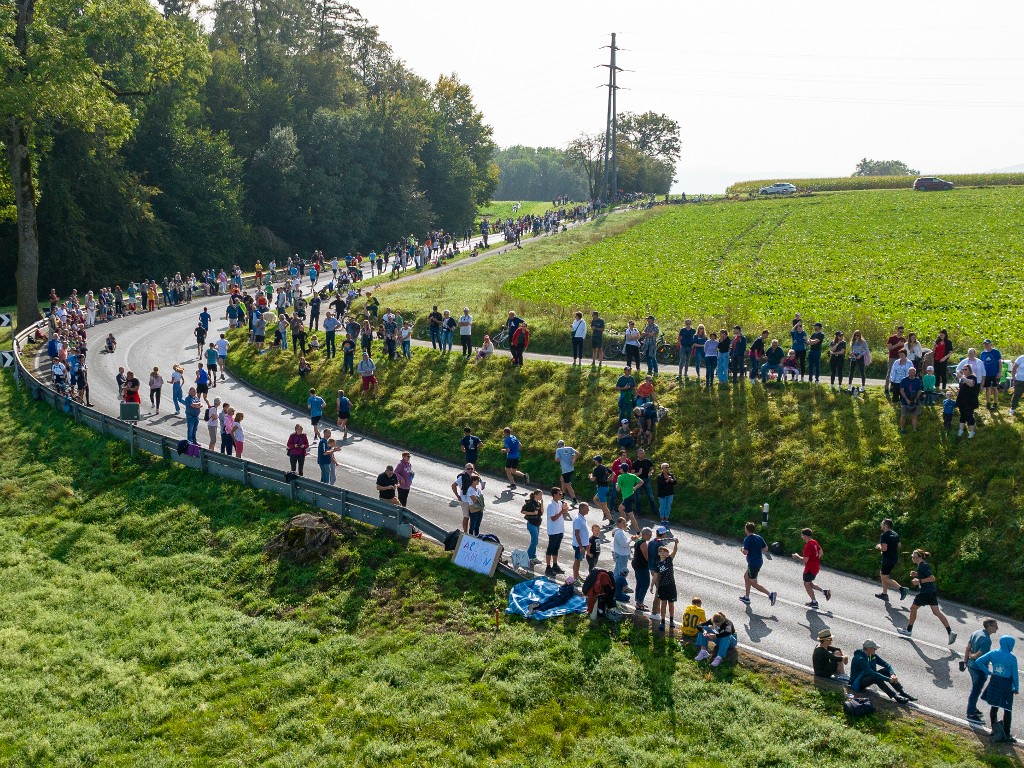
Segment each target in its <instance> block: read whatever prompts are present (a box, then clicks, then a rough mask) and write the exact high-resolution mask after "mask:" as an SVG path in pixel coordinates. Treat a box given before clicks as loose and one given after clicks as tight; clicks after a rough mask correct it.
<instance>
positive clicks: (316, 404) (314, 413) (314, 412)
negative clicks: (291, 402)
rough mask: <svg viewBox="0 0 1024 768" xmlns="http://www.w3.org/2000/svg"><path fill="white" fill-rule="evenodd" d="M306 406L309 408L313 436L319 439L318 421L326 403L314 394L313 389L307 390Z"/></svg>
mask: <svg viewBox="0 0 1024 768" xmlns="http://www.w3.org/2000/svg"><path fill="white" fill-rule="evenodd" d="M306 405H308V406H309V422H310V424H312V425H313V436H314V437H317V438H319V437H320V419H322V418H323V415H324V406H325V405H327V403H326V401H325V400H324V399H323V398H322V397H320V395H318V394H317V393H316V390H315V389H310V390H309V397H308V398H307V399H306Z"/></svg>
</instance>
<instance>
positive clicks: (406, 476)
mask: <svg viewBox="0 0 1024 768" xmlns="http://www.w3.org/2000/svg"><path fill="white" fill-rule="evenodd" d="M395 475H397V476H398V503H399V505H400V506H403V507H408V506H409V491H410V490H412V479H413V478H414V477H415V476H416V473H415V472H413V471H412V454H411V453H409V451H402V459H401V461H399V462H398V464H396V465H395Z"/></svg>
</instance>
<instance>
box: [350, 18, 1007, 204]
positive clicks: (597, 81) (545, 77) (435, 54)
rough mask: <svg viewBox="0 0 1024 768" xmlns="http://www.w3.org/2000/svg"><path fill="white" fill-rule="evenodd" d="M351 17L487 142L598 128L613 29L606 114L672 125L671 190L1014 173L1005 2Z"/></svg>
mask: <svg viewBox="0 0 1024 768" xmlns="http://www.w3.org/2000/svg"><path fill="white" fill-rule="evenodd" d="M353 4H354V5H356V6H357V7H358V8H359V9H360V10H361V11H362V13H363V14H364V16H366V17H367V19H368V20H369V21H370V22H371V23H373V24H376V25H377V26H378V27H379V29H380V33H381V36H382V37H383V39H384V40H386V41H387V42H388V43H389V44H390V45H391V46H392V48H393V49H394V50H395V52H396V54H397V55H398V56H399V57H400V58H402V59H403V60H405V62H406V63H407V64H408V65H409V66H410V67H411V68H412V69H413V70H414V71H415V72H417V73H418V74H419V75H421V76H423V77H425V78H427V79H430V80H433V79H436V77H437V76H438V75H440V74H450V73H453V72H454V73H456V74H457V75H458V76H459V77H460V78H461V79H462V80H463V81H464V82H466V83H468V84H469V85H470V86H471V87H472V89H473V93H474V96H475V98H476V101H477V104H478V106H479V107H480V109H481V111H482V112H483V114H484V117H485V119H486V120H487V122H488V123H489V124H490V125H491V126H492V127H493V128H494V138H495V140H496V141H497V143H498V144H499V146H510V145H514V144H524V145H528V146H556V147H563V146H565V144H567V143H568V142H569V141H570V140H571V139H572V138H573V137H574V136H576V135H578V134H579V133H580V132H581V131H603V130H604V119H605V112H606V108H607V102H606V99H607V89H606V88H602V87H601V85H602V83H607V77H608V70H607V69H606V68H603V67H601V66H600V65H602V64H607V63H608V50H607V49H606V48H603V46H607V45H608V44H609V42H610V33H612V32H615V33H616V34H617V44H618V46H619V47H620V48H621V49H622V50H621V51H619V53H618V57H619V59H618V65H619V66H620V67H622V68H623V69H624V70H626V71H623V72H620V73H619V81H618V82H619V86H620V88H621V90H620V91H619V94H618V108H619V112H620V113H621V112H625V111H630V112H645V111H647V110H653V111H656V112H663V113H665V114H667V115H669V116H670V117H672V118H674V119H675V120H678V121H679V123H680V125H681V127H682V157H681V159H680V162H679V167H678V169H677V180H676V183H675V185H674V187H673V191H686V192H689V193H697V192H721V191H723V190H724V188H725V187H726V186H727V185H728V184H729V183H731V182H732V181H739V180H742V179H762V178H763V179H786V178H797V177H808V176H848V175H850V174H852V173H853V170H854V167H855V165H856V164H857V162H858V161H859V160H860V159H861V158H863V157H869V158H872V159H886V160H888V159H896V160H902V161H904V162H906V163H907V164H908V165H909V166H910V167H911V168H916V169H919V170H920V171H921V172H922V173H923V174H940V175H941V174H943V173H970V172H982V171H990V170H995V169H1002V168H1006V167H1010V166H1017V165H1021V164H1024V143H1022V142H1021V139H1020V137H1021V135H1022V130H1021V125H1022V123H1024V88H1022V86H1024V44H1022V38H1024V3H1021V2H1020V0H1011V1H1005V0H978V1H977V2H973V3H967V2H963V1H962V0H959V1H958V2H947V1H946V0H930V1H929V2H918V1H917V0H888V1H887V2H879V1H878V0H862V1H861V2H858V3H842V4H840V3H834V2H821V0H817V1H816V2H796V1H794V0H773V2H735V1H734V2H692V1H691V2H683V1H681V0H672V1H671V2H664V1H663V0H635V1H634V2H626V3H624V2H621V0H620V2H615V3H612V2H606V1H605V0H588V2H537V0H518V2H493V0H491V1H490V2H489V1H488V0H483V1H482V2H481V0H475V1H474V2H469V1H468V0H435V2H408V0H401V1H400V0H354V3H353Z"/></svg>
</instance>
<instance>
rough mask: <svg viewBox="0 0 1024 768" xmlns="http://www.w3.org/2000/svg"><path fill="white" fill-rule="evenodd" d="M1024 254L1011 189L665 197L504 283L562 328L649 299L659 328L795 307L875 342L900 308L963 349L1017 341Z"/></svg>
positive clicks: (784, 321)
mask: <svg viewBox="0 0 1024 768" xmlns="http://www.w3.org/2000/svg"><path fill="white" fill-rule="evenodd" d="M1022 255H1024V189H1021V188H1016V187H1012V188H1011V187H1005V188H999V189H970V190H955V191H953V192H951V193H941V194H940V193H933V194H925V193H915V192H913V191H912V190H905V191H891V192H877V193H876V192H864V193H857V194H849V195H847V194H831V195H816V196H813V197H805V198H789V199H766V200H753V201H747V202H733V203H725V204H721V205H710V206H708V205H703V206H693V207H689V206H681V207H674V208H672V209H670V210H666V211H664V212H663V213H660V214H658V215H655V216H654V217H652V218H651V219H649V220H647V221H645V222H643V223H640V224H639V225H637V226H634V227H632V228H630V229H628V230H626V231H624V232H623V233H622V234H620V235H618V236H616V237H612V238H608V239H604V240H602V241H600V242H596V243H594V244H592V245H589V246H586V247H583V248H581V249H580V250H578V251H577V252H575V253H573V254H571V255H570V256H568V257H567V258H564V259H562V260H557V261H553V262H551V263H549V264H548V265H547V266H545V267H543V268H541V269H536V270H532V271H529V272H526V273H524V274H520V275H519V276H517V277H514V278H512V279H511V280H509V281H508V282H507V283H506V284H505V285H504V291H505V292H506V293H507V294H508V295H509V296H510V297H512V299H513V300H516V301H517V302H518V304H520V305H524V306H523V309H524V311H526V312H527V313H528V314H526V315H524V317H527V319H529V318H530V315H529V312H530V310H531V308H534V309H536V310H537V312H538V313H544V314H547V315H551V314H554V313H555V307H562V308H564V312H563V316H562V320H563V323H564V325H565V326H566V327H567V326H568V318H569V316H570V312H571V311H572V310H573V309H576V308H582V309H585V310H589V309H591V308H596V309H599V310H602V311H603V313H604V314H605V316H606V317H607V318H608V319H610V320H613V321H614V320H617V321H619V322H621V321H622V320H625V319H626V318H640V317H643V316H645V315H646V314H647V313H648V312H650V313H652V314H654V315H655V316H656V317H657V318H658V320H659V322H660V324H661V327H662V328H663V329H667V330H669V332H670V333H674V330H675V329H676V328H677V327H678V325H679V323H680V321H682V320H683V319H684V318H686V317H691V318H693V320H694V322H695V324H696V323H698V322H703V323H705V324H706V325H709V326H713V327H716V328H717V327H726V326H728V327H731V326H732V324H734V323H741V324H742V325H744V327H746V328H747V329H754V328H761V327H764V328H769V329H771V330H772V331H773V333H775V334H781V333H784V332H785V331H786V330H788V328H789V320H790V318H792V316H793V313H794V312H800V313H802V316H803V317H804V319H805V321H807V325H808V326H809V325H810V323H811V322H813V321H815V320H820V321H822V322H823V323H824V325H825V330H826V332H827V333H831V332H832V331H833V330H835V329H844V330H845V331H846V333H847V337H849V335H850V333H851V331H852V330H853V329H854V328H855V327H859V328H861V329H862V330H864V332H865V334H866V336H867V338H868V341H869V343H871V344H872V346H873V349H874V350H878V349H879V346H880V344H881V343H882V336H883V334H885V335H888V329H889V328H890V327H891V326H892V325H893V324H894V323H896V322H897V321H902V322H903V323H904V324H905V325H906V327H907V330H908V331H909V330H914V331H917V332H918V333H919V335H920V338H921V340H922V343H925V345H926V346H927V344H928V343H930V342H931V341H932V340H933V339H934V338H935V335H936V333H937V332H938V330H939V329H940V328H943V327H946V328H948V329H949V331H950V334H951V336H952V338H953V341H954V344H955V345H957V351H959V352H961V353H962V352H963V351H964V348H965V346H966V345H976V346H980V342H981V340H982V338H984V337H987V336H991V337H993V338H994V339H995V340H996V343H997V345H1002V346H1003V347H1004V353H1006V352H1008V351H1009V350H1008V349H1007V347H1009V348H1017V349H1020V348H1021V347H1022V346H1024V313H1021V312H1020V291H1019V289H1018V287H1017V280H1016V278H1015V277H1014V267H1015V266H1016V265H1017V264H1018V263H1019V261H1020V257H1021V256H1022ZM539 330H541V334H540V335H543V334H542V329H539ZM559 331H561V326H559ZM562 332H563V333H564V331H562ZM565 346H566V344H565V342H564V340H563V343H562V348H563V349H564V347H565Z"/></svg>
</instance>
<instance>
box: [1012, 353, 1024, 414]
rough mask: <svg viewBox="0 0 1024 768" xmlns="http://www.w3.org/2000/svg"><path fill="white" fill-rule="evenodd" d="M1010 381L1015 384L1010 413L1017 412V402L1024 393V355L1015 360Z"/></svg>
mask: <svg viewBox="0 0 1024 768" xmlns="http://www.w3.org/2000/svg"><path fill="white" fill-rule="evenodd" d="M1010 383H1011V384H1013V398H1012V399H1011V400H1010V415H1011V416H1014V415H1016V413H1017V403H1019V402H1020V398H1021V395H1024V355H1020V356H1018V357H1017V359H1016V360H1014V361H1013V367H1012V368H1011V369H1010Z"/></svg>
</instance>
